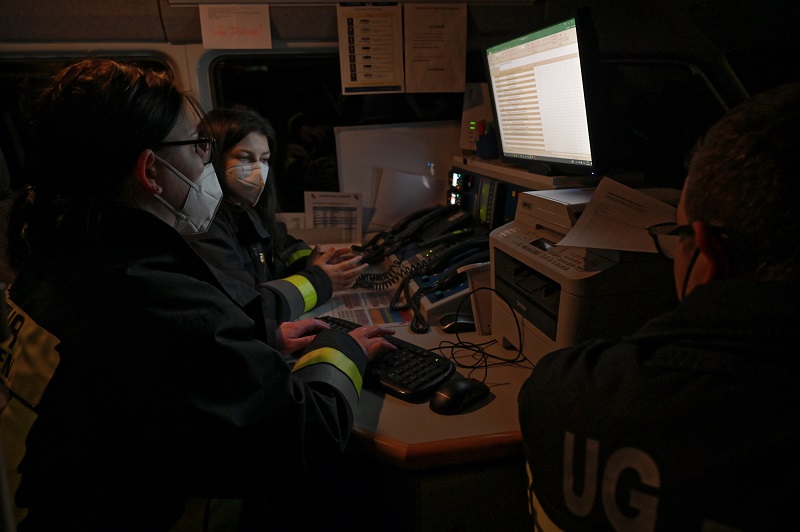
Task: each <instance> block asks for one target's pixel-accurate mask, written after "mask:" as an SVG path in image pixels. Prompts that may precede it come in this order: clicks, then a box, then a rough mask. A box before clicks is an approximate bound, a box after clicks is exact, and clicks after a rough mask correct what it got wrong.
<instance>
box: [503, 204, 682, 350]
mask: <svg viewBox="0 0 800 532" xmlns="http://www.w3.org/2000/svg"><path fill="white" fill-rule="evenodd" d="M593 190H594V189H560V190H546V191H534V192H525V193H522V194H520V196H519V198H518V201H517V209H516V212H515V216H514V221H512V222H510V223H508V224H505V225H503V226H502V227H498V228H497V229H495V230H494V231H492V232H491V233H490V237H489V247H490V254H491V283H492V288H493V289H494V290H493V292H492V297H491V302H492V310H491V317H492V318H491V321H492V327H491V331H492V335H493V336H494V337H495V338H496V339H497V340H498V341H500V342H502V343H504V344H505V345H506V346H509V344H510V346H513V347H514V348H516V349H520V348H521V350H522V352H523V354H525V355H526V356H527V357H528V358H529V359H531V360H532V361H534V362H536V361H538V360H539V358H541V357H542V356H543V355H545V354H547V353H549V352H550V351H553V350H555V349H557V348H560V347H566V346H570V345H574V344H576V343H578V342H580V341H583V340H586V339H589V338H595V337H603V338H613V337H619V336H622V335H625V334H629V333H631V332H633V331H635V330H636V329H637V328H638V327H639V326H640V325H642V324H643V323H644V322H645V321H646V320H648V319H650V318H652V317H654V316H656V315H657V314H660V313H661V312H664V311H666V310H668V309H670V308H673V307H674V306H675V305H676V304H677V298H676V296H675V288H674V281H673V274H672V263H671V262H670V261H668V260H666V259H664V258H662V257H660V256H659V255H657V254H655V253H643V252H630V251H616V250H604V249H590V248H579V247H567V246H556V244H557V243H558V242H559V241H560V240H561V238H563V237H564V236H565V235H566V234H567V233H568V232H569V230H570V229H571V228H572V227H573V225H574V224H575V222H576V221H577V219H578V217H579V216H580V213H581V212H582V211H583V208H584V207H585V206H586V205H587V204H588V202H589V200H590V199H591V196H592V192H593ZM511 307H513V316H512V310H511ZM515 318H516V319H515ZM520 336H521V338H520ZM520 344H521V345H520ZM510 346H509V347H510Z"/></svg>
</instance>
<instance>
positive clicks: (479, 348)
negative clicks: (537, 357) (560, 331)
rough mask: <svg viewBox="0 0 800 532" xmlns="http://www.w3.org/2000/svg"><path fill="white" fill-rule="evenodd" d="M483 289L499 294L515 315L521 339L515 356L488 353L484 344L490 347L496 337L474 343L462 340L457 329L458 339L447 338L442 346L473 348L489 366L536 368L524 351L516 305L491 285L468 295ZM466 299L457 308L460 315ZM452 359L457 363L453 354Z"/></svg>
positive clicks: (473, 292) (474, 291)
mask: <svg viewBox="0 0 800 532" xmlns="http://www.w3.org/2000/svg"><path fill="white" fill-rule="evenodd" d="M481 290H488V291H491V292H493V293H495V294H497V296H498V297H499V298H500V299H501V300H502V301H503V303H505V304H506V306H508V308H509V310H510V311H511V315H512V316H513V317H514V323H515V325H516V327H517V335H518V336H517V337H518V339H519V348H518V349H516V350H515V351H514V353H515V354H514V357H513V358H504V357H502V356H497V355H492V354H489V353H487V352H486V351H485V350H484V349H483V347H484V346H486V347H488V346H490V345H492V344H493V343H495V342H496V341H497V340H495V339H492V340H491V341H489V342H485V343H483V344H474V343H472V342H464V341H462V340H461V336H460V334H459V333H458V331H456V341H455V342H451V341H449V340H445V341H443V342H442V343H441V344H440V346H443V345H447V344H452V345H451V347H450V349H451V350H452V349H454V348H456V347H461V348H464V349H467V350H469V349H473V350H475V352H476V353H479V354H480V355H481V359H483V357H486V361H485V363H486V364H487V367H494V366H502V365H519V366H521V367H530V368H535V367H536V364H535V363H534V362H533V361H532V360H530V359H529V358H528V357H527V356H525V354H524V353H523V352H522V347H523V346H522V341H523V336H522V326H521V324H520V322H519V319H518V318H517V315H516V313H515V312H514V307H513V306H511V303H509V302H508V300H507V299H506V298H505V297H504V296H503V294H501V293H500V292H498V291H497V290H495V289H494V288H491V287H488V286H481V287H478V288H476V289H474V290H470V292H469V293H468V296H472V295H473V294H475V293H477V292H480V291H481ZM466 300H467V298H466V297H464V299H462V300H461V302H460V303H459V305H458V307H457V309H456V315H458V314H459V313H460V312H461V307H462V305H463V304H464V301H466ZM440 349H444V347H440ZM450 359H451V360H452V361H453V363H457V361H456V360H455V358H454V357H453V356H452V355H451V356H450ZM489 359H493V360H496V361H497V362H493V363H491V364H490V363H489ZM526 362H527V364H528V365H529V366H528V365H526V364H525V363H526ZM463 367H469V366H463Z"/></svg>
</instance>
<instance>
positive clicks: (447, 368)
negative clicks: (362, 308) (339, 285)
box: [318, 316, 456, 403]
mask: <svg viewBox="0 0 800 532" xmlns="http://www.w3.org/2000/svg"><path fill="white" fill-rule="evenodd" d="M318 319H320V320H322V321H324V322H325V323H327V324H328V325H330V326H331V328H333V329H339V330H342V331H346V332H350V331H352V330H353V329H355V328H357V327H361V325H359V324H358V323H355V322H352V321H348V320H345V319H342V318H336V317H333V316H319V317H318ZM384 338H386V339H387V340H389V342H391V343H392V344H394V345H396V346H397V349H396V350H394V351H387V352H385V353H382V354H380V355H378V356H376V357H375V358H374V359H373V360H372V361H371V362H370V363H369V365H368V366H367V373H366V375H365V379H364V385H365V386H369V387H371V388H374V389H378V390H382V391H385V392H386V393H389V394H391V395H394V396H395V397H398V398H400V399H402V400H404V401H408V402H409V403H416V402H421V401H424V400H426V399H429V398H430V396H431V395H433V392H435V391H436V389H437V388H438V387H439V385H440V384H442V383H443V382H444V381H446V380H447V379H449V378H450V375H452V374H453V372H454V371H455V369H456V367H455V366H454V365H453V363H452V362H450V361H449V360H448V359H447V357H444V356H442V355H439V354H437V353H434V352H433V351H430V350H428V349H424V348H422V347H419V346H418V345H414V344H412V343H411V342H406V341H405V340H401V339H400V338H395V337H394V336H385V337H384Z"/></svg>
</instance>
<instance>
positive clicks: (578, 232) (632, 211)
mask: <svg viewBox="0 0 800 532" xmlns="http://www.w3.org/2000/svg"><path fill="white" fill-rule="evenodd" d="M674 221H675V207H673V206H672V205H669V204H668V203H665V202H663V201H660V200H658V199H655V198H654V197H652V196H650V195H648V194H646V193H644V192H641V191H639V190H636V189H633V188H630V187H628V186H626V185H623V184H622V183H619V182H617V181H614V180H613V179H609V178H607V177H604V178H603V179H602V180H601V181H600V184H599V185H597V188H596V189H595V191H594V193H593V194H592V199H591V200H590V201H589V204H588V205H586V208H585V209H584V211H583V213H582V214H581V216H580V218H578V221H577V222H576V223H575V226H574V227H573V228H572V230H571V231H570V232H569V233H567V235H566V236H565V237H564V238H562V239H561V241H559V242H558V244H557V245H559V246H576V247H584V248H598V249H616V250H621V251H645V252H652V253H656V252H657V250H656V246H655V243H654V242H653V238H652V237H651V236H650V235H649V233H648V232H647V228H648V227H650V226H651V225H655V224H658V223H663V222H674Z"/></svg>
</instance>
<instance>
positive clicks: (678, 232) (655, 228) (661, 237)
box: [647, 222, 694, 259]
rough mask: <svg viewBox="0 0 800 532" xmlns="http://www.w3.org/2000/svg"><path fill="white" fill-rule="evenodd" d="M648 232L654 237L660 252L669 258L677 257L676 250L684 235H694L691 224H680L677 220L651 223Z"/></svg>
mask: <svg viewBox="0 0 800 532" xmlns="http://www.w3.org/2000/svg"><path fill="white" fill-rule="evenodd" d="M647 232H648V233H649V234H650V236H651V237H653V242H654V243H655V245H656V249H657V250H658V252H659V253H660V254H661V255H662V256H664V257H666V258H668V259H674V258H675V250H676V249H678V242H680V240H681V238H682V237H684V236H692V235H694V229H692V226H691V225H688V224H687V225H678V224H677V223H675V222H665V223H661V224H655V225H651V226H650V227H648V228H647Z"/></svg>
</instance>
